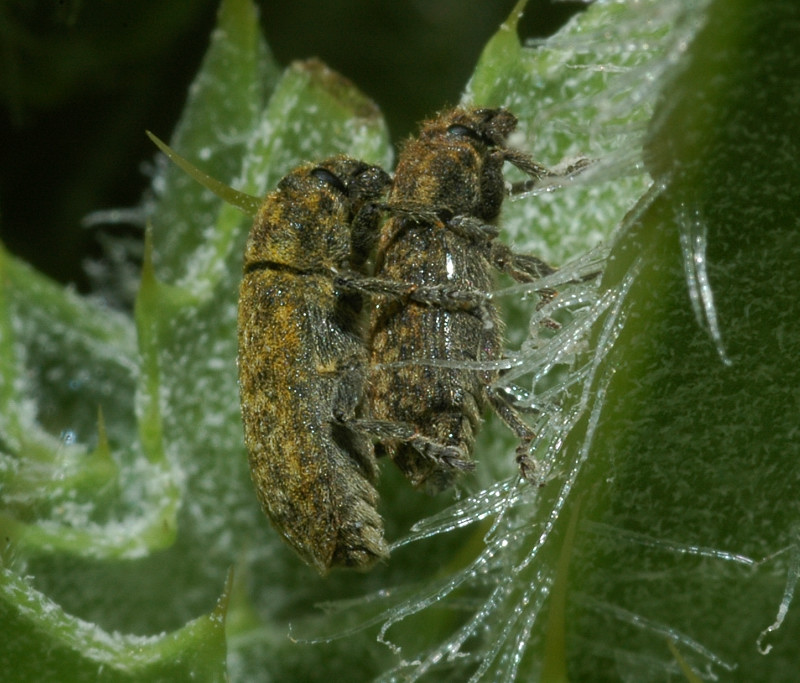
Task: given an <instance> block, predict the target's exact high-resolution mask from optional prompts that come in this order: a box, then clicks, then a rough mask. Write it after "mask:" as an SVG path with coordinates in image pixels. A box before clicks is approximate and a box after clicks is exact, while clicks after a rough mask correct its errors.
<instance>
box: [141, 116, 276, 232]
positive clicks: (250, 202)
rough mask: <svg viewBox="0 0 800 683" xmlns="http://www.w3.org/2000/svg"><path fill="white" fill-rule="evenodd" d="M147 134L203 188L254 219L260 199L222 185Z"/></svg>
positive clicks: (149, 134) (148, 134)
mask: <svg viewBox="0 0 800 683" xmlns="http://www.w3.org/2000/svg"><path fill="white" fill-rule="evenodd" d="M145 132H146V133H147V137H149V138H150V139H151V140H152V141H153V142H154V143H155V145H156V147H158V148H159V149H160V150H161V151H162V152H164V154H166V155H167V157H168V158H169V160H170V161H172V162H173V163H174V164H175V165H176V166H179V167H180V168H181V169H182V170H184V171H185V172H186V173H188V174H189V175H190V176H191V177H192V178H194V179H195V180H196V181H197V182H198V183H200V184H201V185H202V186H203V187H205V188H207V189H209V190H211V191H212V192H213V193H214V194H215V195H217V196H218V197H219V198H220V199H223V200H224V201H226V202H227V203H228V204H230V205H231V206H235V207H236V208H237V209H239V210H240V211H242V212H243V213H245V214H247V215H248V216H253V217H254V216H255V215H256V213H257V212H258V209H259V207H260V206H261V202H262V199H261V198H260V197H254V196H253V195H251V194H246V193H245V192H239V191H238V190H234V189H233V188H232V187H230V186H229V185H226V184H225V183H221V182H220V181H219V180H217V179H216V178H212V177H211V176H210V175H208V174H207V173H204V172H203V171H201V170H200V169H199V168H197V166H195V165H194V164H193V163H192V162H191V161H189V160H188V159H184V158H183V157H182V156H181V155H180V154H178V153H177V152H176V151H174V150H173V149H172V148H171V147H170V146H169V145H167V143H165V142H163V141H162V140H160V139H159V138H158V137H156V136H155V135H153V134H152V133H151V132H150V131H149V130H147V131H145Z"/></svg>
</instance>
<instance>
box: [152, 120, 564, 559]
mask: <svg viewBox="0 0 800 683" xmlns="http://www.w3.org/2000/svg"><path fill="white" fill-rule="evenodd" d="M516 123H517V121H516V118H515V117H514V116H513V115H512V114H511V113H509V112H507V111H505V110H503V109H455V110H452V111H449V112H446V113H444V114H442V115H440V116H439V117H437V118H435V119H433V120H431V121H428V122H426V123H424V124H423V125H422V127H421V131H420V134H419V136H418V137H417V138H415V139H412V140H411V141H409V142H408V143H407V144H406V146H405V148H404V149H403V151H402V153H401V156H400V160H399V163H398V166H397V170H396V173H395V177H394V180H393V181H391V180H390V178H389V176H388V175H386V174H385V173H384V172H383V171H382V170H381V169H379V168H377V167H374V166H369V165H367V164H364V163H362V162H358V161H355V160H352V159H348V158H346V157H335V158H333V159H329V160H327V161H324V162H322V163H320V164H317V165H313V164H311V165H305V166H301V167H299V168H297V169H295V170H294V171H292V172H291V173H290V174H289V175H288V176H286V177H285V178H284V179H283V180H282V181H281V182H280V183H279V185H278V188H277V190H276V191H275V192H273V193H271V194H269V195H268V196H267V197H266V198H265V199H264V200H263V202H262V203H261V205H260V208H259V210H258V212H257V215H256V217H255V222H254V224H253V228H252V230H251V232H250V236H249V239H248V242H247V247H246V249H245V258H244V277H243V280H242V284H241V288H240V297H239V322H238V325H239V381H240V393H241V404H242V416H243V422H244V427H245V443H246V446H247V449H248V452H249V457H250V467H251V474H252V478H253V481H254V483H255V486H256V490H257V492H258V495H259V498H260V500H261V503H262V506H263V508H264V510H265V511H266V512H267V514H268V516H269V517H270V519H271V520H272V522H273V524H274V525H275V526H276V527H277V529H278V530H279V531H280V532H281V533H282V534H283V536H284V538H285V539H286V540H287V542H288V543H289V544H290V545H291V546H292V547H293V548H294V549H295V550H296V551H297V552H298V553H299V554H300V555H301V556H302V558H303V559H304V560H305V561H306V562H308V563H309V564H311V565H312V566H314V567H315V568H316V569H317V570H318V571H319V572H320V573H323V574H324V573H325V572H327V571H328V570H329V569H330V568H331V567H334V566H345V567H354V568H357V569H367V568H369V567H371V566H372V565H373V564H374V563H375V562H376V561H378V560H381V559H385V558H386V557H387V556H388V547H387V545H386V542H385V540H384V536H383V524H382V520H381V518H380V516H379V514H378V513H377V510H376V505H377V500H378V494H377V492H376V490H375V483H376V480H377V475H378V467H377V461H376V458H375V453H374V445H373V439H375V440H377V441H378V443H379V448H381V449H383V450H384V451H385V452H387V453H388V454H389V455H390V456H391V458H392V460H393V461H394V462H395V463H396V464H397V465H398V467H399V468H400V469H401V471H403V473H404V474H405V475H406V476H407V477H408V478H409V480H410V481H411V482H412V483H413V484H415V485H423V484H424V485H425V486H426V487H427V488H428V489H429V490H433V491H437V490H440V489H442V488H445V487H446V486H448V485H450V484H451V483H452V481H453V480H454V478H455V477H456V475H457V474H458V473H459V472H461V471H463V470H468V469H471V468H472V467H474V465H473V462H472V455H471V453H472V449H473V446H474V440H475V433H476V431H477V429H478V426H479V424H480V422H481V419H482V418H481V414H482V412H483V410H484V408H485V406H486V404H487V403H490V404H491V405H492V406H493V407H494V408H495V410H496V411H497V413H498V414H499V415H500V417H501V418H502V419H503V420H504V421H505V422H506V423H507V424H508V425H509V426H510V427H511V429H512V430H513V431H514V432H515V434H517V436H518V437H519V438H520V440H521V441H522V446H521V448H520V450H519V451H518V459H520V457H521V456H522V454H523V453H524V452H525V451H526V450H527V445H528V444H529V442H530V440H531V439H532V438H533V436H534V434H533V432H532V431H531V430H530V428H529V427H528V426H527V425H525V423H524V422H523V421H522V420H521V419H520V418H519V416H518V415H517V413H516V411H515V410H514V408H513V407H512V406H511V405H510V404H509V403H508V402H507V401H505V400H504V399H503V397H502V396H501V395H499V394H496V393H494V391H493V390H492V385H493V383H494V380H495V379H496V378H497V372H496V371H484V370H480V371H478V370H474V369H469V365H468V363H470V362H475V361H480V362H485V361H492V360H496V359H499V358H500V356H501V353H502V329H501V326H500V321H499V318H498V316H497V313H496V311H495V309H494V307H493V306H492V305H491V304H490V302H489V301H488V299H487V295H486V292H488V291H489V290H490V289H491V284H492V271H493V270H494V269H499V270H502V271H505V272H507V273H508V274H509V275H511V276H512V277H514V278H516V279H518V280H521V281H534V280H536V279H538V278H540V277H542V276H543V275H546V274H548V273H551V272H553V269H552V268H551V267H550V266H548V265H547V264H545V263H544V262H542V261H540V260H539V259H537V258H535V257H531V256H524V255H520V254H516V253H514V252H512V251H511V250H510V249H509V248H508V247H506V246H504V245H502V244H500V243H499V242H495V241H494V238H495V237H496V235H497V229H496V228H495V227H494V226H493V225H492V224H491V222H492V221H493V220H494V219H495V218H496V217H497V216H498V214H499V212H500V207H501V204H502V200H503V197H504V195H505V193H506V187H505V181H504V178H503V172H502V167H503V164H504V162H506V161H509V162H511V163H512V164H514V165H515V166H517V167H518V168H520V169H521V170H523V171H525V172H526V173H528V174H529V175H530V176H531V177H532V178H533V179H535V180H538V179H539V178H540V177H542V176H544V175H547V174H548V171H547V170H546V169H545V168H544V167H542V166H540V165H539V164H537V163H535V162H534V161H533V160H531V159H530V158H529V157H528V156H527V155H525V154H523V153H521V152H519V151H518V150H514V149H510V148H507V147H506V146H505V144H506V140H507V138H508V136H509V134H510V133H511V132H512V131H513V130H514V128H515V126H516ZM157 144H159V147H161V148H162V150H163V151H165V152H167V153H168V155H169V156H171V158H173V160H175V161H177V162H178V163H179V164H180V165H181V166H182V167H183V168H184V169H185V170H188V171H189V172H190V173H191V174H192V175H194V176H195V177H196V178H198V179H199V180H201V182H204V179H202V178H200V177H199V175H198V174H197V172H196V170H192V169H191V168H190V166H191V165H190V164H188V162H185V160H182V159H179V158H177V155H175V154H174V153H173V152H171V150H168V148H166V146H164V145H163V143H158V142H157ZM206 184H208V183H206ZM211 189H212V190H214V191H217V192H219V189H220V188H219V186H215V187H211ZM387 191H388V199H387V200H386V201H385V202H383V201H381V200H382V197H383V196H384V195H385V193H386V192H387ZM223 194H225V195H226V196H224V197H223V198H225V199H227V200H228V201H232V203H234V204H235V205H237V206H240V208H245V210H248V209H250V208H252V206H253V200H254V198H251V197H246V196H245V197H246V199H245V200H244V201H242V200H241V197H242V195H239V193H235V192H234V193H233V194H234V195H238V199H237V197H234V198H233V200H231V196H230V194H229V193H223ZM383 213H385V214H386V215H387V216H388V220H387V221H386V222H385V223H384V225H383V228H382V229H380V235H379V228H380V218H381V214H383ZM376 241H377V242H378V244H377V253H376V257H375V268H374V272H373V273H372V274H370V273H368V272H367V270H368V269H367V268H366V266H365V264H366V262H367V258H368V255H369V254H370V252H371V251H372V250H373V248H374V246H375V242H376ZM365 296H366V297H369V299H370V303H371V304H372V306H371V310H372V314H371V319H370V324H369V331H368V334H367V333H365V332H364V331H363V330H362V328H361V326H360V322H359V313H360V311H361V309H362V306H363V303H364V297H365ZM368 354H371V357H370V355H368ZM431 361H434V362H433V363H432V362H431ZM436 361H450V362H456V363H458V362H462V361H463V362H464V363H465V364H464V366H463V367H457V368H453V367H447V368H445V367H442V366H440V365H437V364H436ZM521 464H522V463H521ZM523 469H524V468H523Z"/></svg>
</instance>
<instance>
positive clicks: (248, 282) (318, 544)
mask: <svg viewBox="0 0 800 683" xmlns="http://www.w3.org/2000/svg"><path fill="white" fill-rule="evenodd" d="M389 182H390V181H389V177H388V175H386V173H384V172H383V171H382V170H381V169H379V168H377V167H375V166H369V165H367V164H364V163H362V162H359V161H355V160H353V159H349V158H346V157H335V158H333V159H328V160H326V161H323V162H322V163H319V164H309V165H305V166H301V167H299V168H297V169H295V170H294V171H292V172H291V173H290V174H289V175H287V176H286V177H285V178H283V180H281V181H280V183H279V184H278V187H277V189H276V191H275V192H273V193H271V194H270V195H268V196H267V197H266V199H265V200H264V202H263V204H262V205H261V208H260V210H259V211H258V214H257V216H256V219H255V222H254V224H253V227H252V230H251V232H250V237H249V239H248V241H247V246H246V248H245V254H244V277H243V279H242V283H241V287H240V291H239V359H238V362H239V381H240V392H241V407H242V417H243V422H244V428H245V443H246V445H247V450H248V453H249V458H250V470H251V474H252V478H253V482H254V484H255V488H256V491H257V492H258V497H259V499H260V500H261V504H262V506H263V508H264V510H265V511H266V513H267V515H268V516H269V518H270V519H271V520H272V523H273V525H274V526H275V527H276V528H277V529H278V530H279V531H280V532H281V533H282V534H283V536H284V538H285V539H286V540H287V541H288V543H289V544H290V545H291V546H292V547H293V548H294V549H295V550H296V551H297V552H298V553H299V554H300V556H301V557H302V558H303V559H304V560H305V561H306V562H308V563H309V564H311V565H312V566H314V567H315V568H316V569H317V570H318V571H319V572H320V573H322V574H324V573H326V572H327V571H328V570H329V569H330V568H331V567H336V566H343V567H353V568H357V569H368V568H369V567H371V566H372V565H373V564H374V563H375V562H376V561H378V560H381V559H384V558H386V557H388V554H389V550H388V547H387V545H386V542H385V540H384V537H383V522H382V520H381V518H380V516H379V515H378V512H377V510H376V505H377V501H378V494H377V491H376V490H375V487H374V484H375V482H376V480H377V476H378V469H377V464H376V461H375V457H374V452H373V445H372V443H371V441H370V438H369V437H367V436H365V435H364V434H363V433H362V432H361V431H360V430H359V429H357V428H355V427H354V426H353V425H354V424H355V423H354V421H355V420H357V419H358V418H359V417H360V413H361V409H362V407H361V405H360V403H361V399H362V396H363V394H364V391H363V382H364V380H365V374H366V369H365V368H366V364H367V356H366V350H365V345H364V341H363V338H362V333H361V330H360V329H359V326H358V314H359V312H360V309H361V306H362V301H361V295H360V294H359V293H357V292H353V291H352V290H349V289H346V288H342V287H339V286H337V280H336V277H337V274H338V273H340V272H341V273H353V272H355V273H358V272H360V271H361V269H362V267H363V263H364V260H365V258H366V256H367V254H368V252H369V251H370V248H371V246H372V244H371V242H370V239H371V236H376V235H377V227H378V226H377V221H378V218H379V212H378V210H377V209H376V207H375V200H377V199H378V198H379V197H381V196H382V195H383V194H384V193H385V191H386V189H387V187H388V184H389Z"/></svg>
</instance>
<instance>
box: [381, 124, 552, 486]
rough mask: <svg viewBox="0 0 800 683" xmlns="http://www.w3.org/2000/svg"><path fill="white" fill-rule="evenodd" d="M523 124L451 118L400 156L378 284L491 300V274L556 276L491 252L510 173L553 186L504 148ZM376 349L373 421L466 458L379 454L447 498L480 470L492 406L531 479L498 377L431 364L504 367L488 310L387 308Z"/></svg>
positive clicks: (407, 446) (405, 450)
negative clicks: (480, 441)
mask: <svg viewBox="0 0 800 683" xmlns="http://www.w3.org/2000/svg"><path fill="white" fill-rule="evenodd" d="M516 124H517V120H516V118H515V117H514V116H513V115H512V114H511V113H510V112H508V111H505V110H503V109H454V110H451V111H448V112H445V113H443V114H441V115H439V116H438V117H436V118H434V119H432V120H430V121H427V122H425V123H423V124H422V126H421V129H420V133H419V135H418V137H416V138H413V139H411V140H409V141H408V142H407V143H406V145H405V147H404V149H403V150H402V153H401V155H400V159H399V162H398V166H397V170H396V173H395V178H394V185H393V187H392V190H391V193H390V195H389V200H388V206H389V210H390V215H391V217H390V219H389V220H387V221H386V223H385V224H384V226H383V229H382V231H381V237H380V241H379V245H378V253H377V260H376V270H375V276H376V277H377V278H382V279H385V280H392V281H395V282H400V283H413V284H415V285H418V286H424V287H429V288H436V287H439V288H444V289H448V290H449V291H451V292H452V293H454V294H455V293H457V292H461V293H462V294H463V293H468V292H475V293H481V292H488V291H491V289H492V284H493V283H492V277H493V270H494V269H500V270H503V271H505V272H507V273H508V274H509V275H511V276H512V277H514V278H516V279H518V280H520V281H534V280H536V279H538V278H540V277H542V276H543V275H546V274H548V273H551V272H553V269H552V268H551V267H550V266H548V265H547V264H545V263H543V262H542V261H540V260H539V259H537V258H535V257H532V256H525V255H519V254H515V253H514V252H512V251H511V250H510V249H509V248H508V247H506V246H505V245H503V244H501V243H499V242H495V241H494V237H495V236H496V234H497V229H496V228H495V227H493V226H492V225H491V222H492V221H494V220H495V219H496V218H497V216H498V214H499V213H500V208H501V205H502V201H503V197H504V195H505V192H506V189H505V181H504V178H503V164H504V162H506V161H509V162H511V163H512V164H514V165H515V166H517V167H518V168H520V169H522V170H523V171H525V172H526V173H528V174H529V175H530V176H531V177H532V178H534V179H538V178H540V177H542V176H544V175H547V174H548V171H547V170H546V169H545V168H544V167H542V166H540V165H539V164H537V163H536V162H534V161H533V160H532V159H531V158H530V157H528V156H527V155H525V154H523V153H522V152H519V151H517V150H514V149H510V148H507V147H505V142H506V139H507V137H508V135H509V134H510V133H511V132H512V131H513V130H514V128H515V127H516ZM445 298H446V297H443V300H444V299H445ZM370 344H371V370H370V380H369V383H368V387H369V389H368V391H369V395H370V408H371V412H372V417H373V418H374V419H376V420H390V421H397V422H401V423H406V424H409V425H411V426H412V427H413V428H414V429H415V430H416V431H417V432H418V433H419V434H420V435H422V436H423V437H425V438H426V439H428V440H429V441H430V442H432V443H436V444H439V445H442V446H447V447H449V448H450V450H451V451H452V449H455V450H456V453H457V454H458V455H457V456H451V457H449V458H447V459H442V458H437V457H435V455H433V456H432V454H431V452H430V451H428V452H423V451H421V450H420V449H418V448H415V447H414V445H413V444H412V443H410V442H399V441H394V442H393V441H391V440H388V441H385V443H384V444H383V447H384V448H385V449H386V451H387V452H388V454H389V455H390V456H391V457H392V459H393V460H394V462H395V463H396V464H397V465H398V467H399V468H400V469H401V470H402V471H403V472H404V474H405V475H406V476H407V477H408V478H409V480H410V481H411V482H412V483H413V484H414V485H417V486H419V485H425V486H426V488H428V489H429V490H431V491H437V490H441V489H443V488H445V487H446V486H448V485H450V484H451V483H452V481H453V479H454V478H455V477H456V476H457V474H458V473H459V472H460V471H462V470H466V469H470V468H472V467H473V462H472V450H473V446H474V442H475V435H476V431H477V429H478V427H479V425H480V423H481V420H482V413H483V411H484V408H485V406H486V404H487V402H488V403H491V405H492V406H493V407H494V408H495V410H496V411H497V413H498V414H499V415H500V417H501V418H502V419H503V420H504V421H505V422H506V424H508V425H509V426H510V427H511V429H512V430H513V431H514V432H515V434H516V435H517V436H518V437H519V438H520V439H521V447H520V449H519V450H518V459H519V460H520V464H521V465H522V469H523V473H527V472H526V463H527V460H526V458H525V454H526V453H527V446H528V444H529V443H530V440H531V439H532V438H533V436H534V433H533V432H532V431H531V430H530V429H529V428H528V427H527V426H526V425H525V423H524V422H523V421H522V420H521V419H520V418H519V416H518V415H517V413H516V412H515V410H514V409H513V408H512V407H511V406H510V405H509V404H508V403H507V402H506V401H505V400H503V397H502V396H501V395H499V394H497V393H496V392H494V391H493V390H492V389H491V386H492V384H493V382H494V381H495V380H496V379H497V373H496V372H492V371H478V370H474V369H467V368H458V369H455V368H450V367H447V368H445V367H441V366H436V365H433V364H431V363H430V362H428V363H426V361H431V360H433V361H456V362H458V361H464V362H467V363H469V362H474V361H491V360H494V359H498V358H499V357H500V356H501V347H502V328H501V323H500V320H499V318H498V316H497V312H496V310H495V309H494V307H493V306H492V305H491V303H490V302H488V301H486V302H485V303H484V304H483V305H481V306H475V305H474V304H473V305H472V306H469V305H465V306H458V305H457V304H456V303H455V302H453V303H452V304H451V305H435V304H433V305H427V304H423V303H420V302H418V301H402V300H398V299H394V300H388V299H384V300H381V301H379V302H378V304H377V305H376V307H375V308H374V312H373V315H372V320H371V324H370ZM393 364H394V365H393Z"/></svg>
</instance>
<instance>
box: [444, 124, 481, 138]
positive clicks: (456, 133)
mask: <svg viewBox="0 0 800 683" xmlns="http://www.w3.org/2000/svg"><path fill="white" fill-rule="evenodd" d="M447 134H448V135H449V136H450V137H454V138H470V139H471V140H475V141H476V142H482V143H486V140H485V139H484V138H483V136H481V135H480V134H479V133H478V132H477V131H475V130H474V129H472V128H469V127H467V126H462V125H461V124H460V123H454V124H453V125H452V126H448V128H447Z"/></svg>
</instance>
